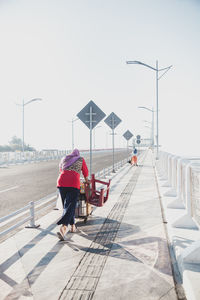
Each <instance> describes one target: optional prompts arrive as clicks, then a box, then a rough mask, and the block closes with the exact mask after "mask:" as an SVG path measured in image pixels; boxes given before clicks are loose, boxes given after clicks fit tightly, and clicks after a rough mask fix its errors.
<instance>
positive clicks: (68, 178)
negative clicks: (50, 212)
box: [57, 158, 88, 189]
mask: <svg viewBox="0 0 200 300" xmlns="http://www.w3.org/2000/svg"><path fill="white" fill-rule="evenodd" d="M81 171H82V173H83V176H84V177H88V168H87V165H86V162H85V160H84V158H82V167H81ZM60 172H61V173H60V175H59V177H58V179H57V187H74V188H77V189H80V174H79V173H78V172H76V171H73V170H60Z"/></svg>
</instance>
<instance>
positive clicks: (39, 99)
mask: <svg viewBox="0 0 200 300" xmlns="http://www.w3.org/2000/svg"><path fill="white" fill-rule="evenodd" d="M34 101H42V99H41V98H34V99H31V100H29V101H27V102H24V100H23V101H22V104H17V105H20V106H22V152H23V158H24V106H25V105H28V104H30V103H31V102H34Z"/></svg>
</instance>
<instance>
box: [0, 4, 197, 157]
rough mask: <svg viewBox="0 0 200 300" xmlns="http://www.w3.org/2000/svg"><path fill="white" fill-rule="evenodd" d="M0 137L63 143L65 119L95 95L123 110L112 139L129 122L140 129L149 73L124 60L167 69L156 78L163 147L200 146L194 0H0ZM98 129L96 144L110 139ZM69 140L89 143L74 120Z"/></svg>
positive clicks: (104, 105) (119, 140)
mask: <svg viewBox="0 0 200 300" xmlns="http://www.w3.org/2000/svg"><path fill="white" fill-rule="evenodd" d="M0 31H1V32H0V37H1V46H0V101H1V110H0V127H1V134H0V145H3V144H7V143H8V140H10V139H11V137H12V136H13V135H16V136H17V137H20V138H21V137H22V112H21V108H20V107H19V106H17V105H16V104H15V103H22V100H23V99H24V101H28V100H30V99H32V98H36V97H40V98H42V99H43V101H42V102H33V103H31V104H29V105H27V106H26V107H25V142H26V143H29V144H30V145H31V146H33V147H35V148H37V149H42V148H57V149H70V148H71V124H70V122H69V121H70V120H71V119H72V118H74V117H75V116H76V114H77V113H78V112H79V111H80V110H81V109H82V108H83V107H84V106H85V105H86V104H87V103H88V102H89V101H90V100H93V101H94V102H95V103H96V104H97V105H98V106H99V107H100V108H101V109H102V110H103V111H104V112H105V114H106V115H107V116H108V115H109V114H110V113H111V112H112V111H113V112H114V113H115V114H117V115H118V116H119V117H120V118H121V119H122V122H121V124H120V125H119V126H118V127H117V129H116V133H117V135H116V136H115V145H116V147H118V146H126V141H125V139H124V138H123V137H122V135H123V133H124V132H125V131H126V130H127V129H129V130H130V131H131V132H132V133H133V134H134V135H137V134H141V135H142V137H147V136H148V135H149V133H150V130H149V129H148V128H146V127H144V125H145V124H144V122H143V120H148V121H151V113H150V112H148V111H146V110H142V109H138V108H137V107H138V106H147V107H149V108H151V107H152V106H154V108H156V101H155V100H156V94H155V75H156V74H155V72H154V71H153V70H150V69H148V68H145V67H143V66H139V65H126V63H125V62H126V60H139V61H142V62H144V63H146V64H148V65H151V66H155V63H156V60H158V61H159V67H160V68H163V67H167V66H169V65H173V68H172V69H171V70H170V71H169V72H168V73H167V74H166V75H165V76H164V77H163V78H162V79H161V80H160V81H159V106H160V111H159V138H160V144H161V145H162V150H166V151H169V152H171V153H174V154H179V155H182V154H188V155H192V154H195V155H200V142H199V132H198V131H199V127H200V126H199V123H200V121H199V120H200V118H199V112H200V59H199V53H200V37H199V32H200V1H199V0H167V1H166V0H132V1H131V0H70V1H69V0H0ZM99 125H101V126H102V127H99V128H98V129H96V135H95V144H96V147H97V148H104V147H106V146H109V147H111V136H110V135H109V134H108V132H109V128H108V126H107V125H106V124H104V122H101V123H100V124H99ZM74 130H75V146H76V147H78V148H81V149H83V148H89V129H88V128H87V127H86V126H85V125H84V124H83V123H82V122H81V121H76V122H75V124H74Z"/></svg>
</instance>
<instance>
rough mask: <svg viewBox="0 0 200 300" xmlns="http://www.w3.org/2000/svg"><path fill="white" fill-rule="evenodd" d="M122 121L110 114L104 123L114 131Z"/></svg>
mask: <svg viewBox="0 0 200 300" xmlns="http://www.w3.org/2000/svg"><path fill="white" fill-rule="evenodd" d="M121 121H122V120H121V119H120V118H119V117H118V116H117V115H116V114H115V113H114V112H112V113H111V114H110V115H109V116H108V117H107V118H106V119H105V120H104V122H105V123H106V124H107V125H108V126H109V127H110V128H111V129H115V128H116V127H117V126H118V125H119V123H120V122H121Z"/></svg>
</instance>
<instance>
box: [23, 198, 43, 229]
mask: <svg viewBox="0 0 200 300" xmlns="http://www.w3.org/2000/svg"><path fill="white" fill-rule="evenodd" d="M29 204H30V217H31V219H30V224H29V225H27V226H26V228H38V227H39V226H40V225H39V224H38V225H36V224H35V203H34V201H31V202H30V203H29Z"/></svg>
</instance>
